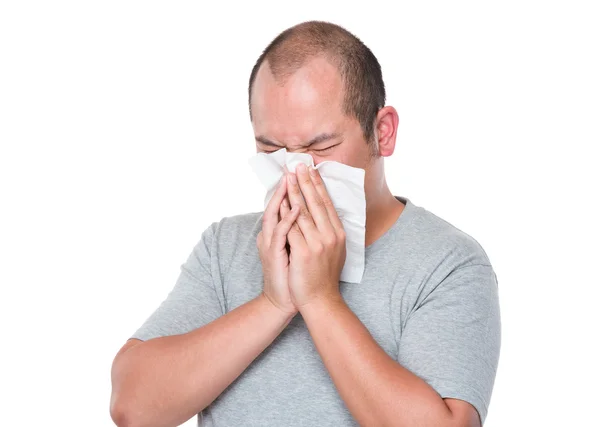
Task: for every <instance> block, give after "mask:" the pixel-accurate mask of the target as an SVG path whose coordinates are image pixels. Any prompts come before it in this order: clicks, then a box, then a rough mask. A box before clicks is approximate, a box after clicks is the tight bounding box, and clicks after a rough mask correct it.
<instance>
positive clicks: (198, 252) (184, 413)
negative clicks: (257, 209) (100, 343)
mask: <svg viewBox="0 0 600 427" xmlns="http://www.w3.org/2000/svg"><path fill="white" fill-rule="evenodd" d="M285 194H286V187H285V185H280V186H279V188H278V190H277V192H276V193H275V195H274V196H273V198H272V199H271V202H270V203H269V205H268V206H267V209H266V210H265V213H264V215H263V227H262V230H261V232H260V233H259V235H258V236H257V245H258V247H259V254H260V257H261V262H262V266H263V273H264V286H263V292H262V293H261V294H260V296H259V297H257V298H255V299H254V300H252V301H250V302H248V303H246V304H244V305H242V306H240V307H238V308H237V309H235V310H232V311H231V312H229V313H227V314H224V313H223V311H224V310H223V309H222V307H221V303H220V301H219V298H218V297H217V293H216V292H215V287H214V283H213V280H212V277H213V276H214V277H218V276H219V275H220V273H219V271H218V270H217V269H218V265H219V263H218V262H215V261H214V257H215V256H216V247H215V246H214V245H213V242H214V240H215V239H214V238H213V235H212V232H211V228H209V229H208V230H206V231H205V233H203V237H202V240H201V241H200V243H199V244H198V245H197V246H196V247H195V248H194V251H193V253H192V254H191V255H190V257H189V258H188V260H187V262H186V264H185V265H183V266H182V272H181V275H180V277H179V279H178V281H177V283H176V285H175V288H174V289H173V290H172V291H171V293H170V294H169V296H168V298H167V299H166V300H165V301H164V302H163V303H162V304H161V306H160V307H159V308H158V309H157V310H156V311H155V312H154V313H153V314H152V316H151V317H150V318H149V319H148V320H147V321H146V323H145V324H144V325H143V326H142V328H140V329H139V330H138V331H137V332H136V334H135V335H134V338H138V337H141V338H142V339H143V340H145V342H143V343H139V342H138V343H135V341H130V342H129V343H127V344H126V346H125V347H124V348H123V349H122V350H121V351H120V352H119V354H118V355H117V356H116V357H115V360H114V362H113V368H112V384H113V390H112V396H111V408H110V410H111V416H112V418H113V420H114V421H115V423H117V425H119V426H132V425H134V426H157V427H162V426H175V425H179V424H181V423H183V422H184V421H186V420H188V419H189V418H190V417H192V416H194V415H195V414H197V413H199V412H200V411H201V410H203V409H204V408H205V407H206V406H208V405H209V404H210V403H211V402H212V401H213V400H214V399H215V398H216V397H217V396H218V395H219V394H220V393H221V392H222V391H223V390H224V389H225V388H226V387H227V386H228V385H229V384H231V383H232V382H233V380H235V379H236V378H237V377H238V376H239V375H240V374H241V373H242V372H243V371H244V370H245V369H246V368H247V367H248V365H249V364H250V363H251V362H252V361H253V360H254V359H255V358H256V357H257V356H258V355H259V354H260V353H261V352H262V351H263V350H264V349H265V348H266V347H267V346H268V345H269V344H271V342H273V340H274V339H275V338H276V337H277V336H278V335H279V333H280V332H281V331H282V330H283V329H284V328H285V327H286V326H287V324H288V323H289V322H290V320H291V319H292V318H293V317H294V315H295V314H296V313H297V309H296V308H295V307H294V306H293V304H291V302H290V295H289V290H288V284H287V276H288V272H287V269H288V264H289V259H288V255H287V251H286V249H285V243H286V234H287V232H288V231H289V229H290V227H291V226H292V224H293V222H294V221H295V220H296V218H297V215H298V211H294V210H290V208H289V205H288V204H287V203H286V202H284V198H285ZM279 216H281V220H280V219H279Z"/></svg>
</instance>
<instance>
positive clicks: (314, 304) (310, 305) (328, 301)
mask: <svg viewBox="0 0 600 427" xmlns="http://www.w3.org/2000/svg"><path fill="white" fill-rule="evenodd" d="M344 307H347V305H346V302H345V301H344V298H343V297H342V294H341V293H340V292H339V290H336V291H335V292H331V293H327V294H321V295H317V296H315V297H314V298H312V299H311V300H310V301H308V302H306V303H305V304H303V305H301V306H300V307H298V309H299V311H300V313H301V314H302V317H308V316H312V315H320V314H327V313H331V312H332V311H334V310H337V309H339V308H344Z"/></svg>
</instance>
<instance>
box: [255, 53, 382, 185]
mask: <svg viewBox="0 0 600 427" xmlns="http://www.w3.org/2000/svg"><path fill="white" fill-rule="evenodd" d="M342 101H343V83H342V79H341V77H340V75H339V73H338V71H337V69H336V68H335V67H334V66H333V65H331V64H330V63H329V62H328V61H327V60H325V59H324V58H321V57H317V58H314V59H312V60H310V61H309V62H307V63H306V64H305V65H303V66H302V67H301V68H300V69H299V70H297V71H296V72H295V73H294V74H293V75H292V76H290V77H289V78H288V79H287V80H285V81H284V82H283V84H281V83H278V82H277V81H276V80H275V78H274V77H273V75H272V74H271V71H270V69H269V66H268V63H266V62H265V63H263V64H262V65H261V67H260V69H259V71H258V73H257V76H256V79H255V81H254V87H253V89H252V100H251V108H252V126H253V128H254V135H255V138H256V148H257V151H258V152H262V153H272V152H274V151H277V150H279V149H281V148H286V149H287V150H288V151H291V152H296V153H307V154H310V155H311V156H312V157H313V159H314V162H315V164H318V163H320V162H322V161H325V160H333V161H337V162H340V163H344V164H346V165H349V166H354V167H358V168H362V169H365V170H366V171H367V174H368V171H369V169H370V164H371V160H372V159H371V156H370V155H369V146H368V145H367V143H366V141H365V138H364V136H363V133H362V129H361V127H360V124H359V122H358V120H356V119H355V118H351V117H347V116H346V115H344V114H343V111H342Z"/></svg>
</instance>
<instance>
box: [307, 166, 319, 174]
mask: <svg viewBox="0 0 600 427" xmlns="http://www.w3.org/2000/svg"><path fill="white" fill-rule="evenodd" d="M308 170H309V171H310V174H311V175H312V176H317V170H316V169H315V167H314V166H311V167H309V168H308Z"/></svg>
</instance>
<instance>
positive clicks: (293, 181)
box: [288, 173, 297, 185]
mask: <svg viewBox="0 0 600 427" xmlns="http://www.w3.org/2000/svg"><path fill="white" fill-rule="evenodd" d="M288 180H289V181H290V184H292V185H296V182H297V180H296V174H295V173H291V174H289V175H288Z"/></svg>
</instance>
